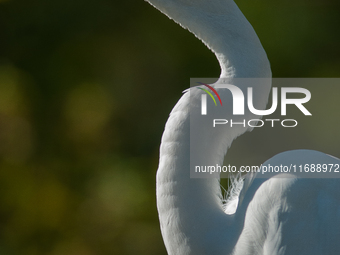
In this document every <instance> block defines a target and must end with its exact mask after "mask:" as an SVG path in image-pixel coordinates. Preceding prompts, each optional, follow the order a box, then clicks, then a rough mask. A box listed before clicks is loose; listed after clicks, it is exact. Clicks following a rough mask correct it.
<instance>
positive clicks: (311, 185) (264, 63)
mask: <svg viewBox="0 0 340 255" xmlns="http://www.w3.org/2000/svg"><path fill="white" fill-rule="evenodd" d="M148 1H149V2H150V3H151V4H152V5H153V6H155V7H156V8H157V9H159V10H160V11H161V12H163V13H164V14H166V15H167V16H169V17H170V18H172V19H174V20H175V21H176V22H178V23H179V24H180V25H181V26H183V27H185V28H187V29H188V30H190V31H191V32H192V33H194V34H195V35H196V36H197V37H198V38H200V39H201V40H202V41H203V42H204V43H205V44H206V45H207V46H208V47H209V48H210V49H211V50H212V51H213V52H214V53H215V55H216V57H217V59H218V61H219V63H220V66H221V70H222V71H221V76H220V80H219V81H218V82H217V83H219V82H221V81H222V82H223V83H229V84H234V83H235V82H237V81H236V79H237V78H242V77H255V78H256V77H260V78H269V80H270V77H271V69H270V64H269V61H268V59H267V56H266V53H265V51H264V49H263V48H262V45H261V43H260V41H259V39H258V37H257V35H256V33H255V31H254V29H253V28H252V26H251V25H250V24H249V22H248V21H247V20H246V18H245V17H244V16H243V14H242V12H241V11H240V10H239V8H238V7H237V5H236V4H235V3H234V2H233V1H232V0H211V1H208V0H148ZM211 86H213V87H214V86H215V87H216V84H214V85H211ZM270 87H271V85H270V82H269V83H264V84H263V85H262V86H261V87H260V89H261V94H260V95H258V96H257V98H256V100H257V101H258V102H259V104H261V105H262V106H261V107H265V105H266V102H267V98H268V95H269V91H270ZM200 93H201V91H200V90H192V89H191V90H190V94H191V97H194V98H195V97H197V98H198V97H199V96H200V95H201V94H200ZM219 93H220V96H221V98H222V99H223V97H227V95H226V92H223V91H219ZM226 102H227V103H228V102H230V100H229V101H226ZM192 107H199V106H198V104H191V103H190V102H189V93H185V94H184V95H183V96H182V98H181V99H180V100H179V101H178V103H177V104H176V106H175V107H174V109H173V110H172V112H171V114H170V117H169V119H168V121H167V123H166V126H165V130H164V133H163V137H162V143H161V147H160V162H159V168H158V171H157V208H158V212H159V219H160V225H161V232H162V236H163V239H164V242H165V246H166V249H167V252H168V253H169V254H170V255H188V254H194V255H200V254H208V255H222V254H233V255H239V254H241V255H245V254H268V255H275V254H280V255H283V254H289V255H294V254H298V255H302V254H308V255H313V254H323V255H324V254H334V255H335V254H340V195H339V194H340V182H339V179H303V178H297V177H296V176H290V178H269V179H258V178H256V179H255V178H254V176H253V175H249V176H247V177H246V179H245V181H244V185H243V189H242V191H241V192H240V194H239V195H238V192H236V193H237V195H238V196H237V197H236V199H235V201H236V203H228V204H227V208H223V205H222V201H221V190H220V185H219V179H218V178H210V179H209V178H207V179H192V178H190V175H189V165H190V160H189V154H190V151H189V150H190V146H189V141H190V140H189V136H190V134H189V133H190V131H189V124H190V123H189V122H190V121H189V112H190V110H191V108H192ZM245 118H246V119H249V118H251V116H245ZM204 128H205V127H204V125H202V126H200V125H197V129H198V130H199V131H200V129H201V131H202V132H201V134H202V140H201V141H200V142H198V143H197V146H199V150H198V151H199V152H200V151H201V152H202V153H201V155H199V159H200V160H201V162H203V163H206V164H207V165H208V164H209V163H210V162H218V163H219V164H222V162H223V158H224V156H225V153H226V151H227V148H228V147H229V146H230V145H231V143H232V141H233V139H235V138H236V137H237V136H239V135H241V134H243V133H244V132H245V131H247V130H249V129H247V128H234V129H228V128H225V129H220V131H219V132H216V133H213V134H211V133H208V132H204ZM205 136H206V137H205ZM205 139H209V141H213V142H209V143H207V142H204V141H205ZM282 162H290V163H292V162H293V163H295V164H302V163H312V162H331V163H337V164H339V162H340V161H339V159H337V158H334V157H332V156H329V155H326V154H323V153H321V152H316V151H308V150H298V151H288V152H285V153H281V154H278V155H276V156H275V157H273V158H271V159H269V160H268V161H267V164H268V163H271V164H273V165H275V164H277V163H282ZM286 177H288V176H286ZM238 199H239V203H238V205H237V201H238ZM233 207H237V209H236V212H235V213H230V212H231V211H232V210H233V209H234V208H233ZM226 212H228V213H229V214H227V213H226Z"/></svg>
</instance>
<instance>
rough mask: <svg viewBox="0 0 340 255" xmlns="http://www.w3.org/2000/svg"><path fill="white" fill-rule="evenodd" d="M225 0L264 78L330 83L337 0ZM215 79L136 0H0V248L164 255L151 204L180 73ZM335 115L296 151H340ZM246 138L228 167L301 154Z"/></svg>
mask: <svg viewBox="0 0 340 255" xmlns="http://www.w3.org/2000/svg"><path fill="white" fill-rule="evenodd" d="M237 4H238V5H239V6H240V8H241V10H242V11H243V12H244V14H245V15H246V17H247V18H248V19H249V21H250V22H251V23H252V24H253V26H254V28H255V30H256V31H257V33H258V35H259V37H260V38H261V41H262V43H263V46H264V48H265V49H266V51H267V53H268V56H269V59H270V61H271V64H272V70H273V75H274V76H275V77H339V74H340V47H339V45H340V33H339V25H340V5H339V1H336V0H294V1H293V0H286V1H280V2H278V1H270V0H256V1H249V0H238V1H237ZM219 71H220V70H219V66H218V63H217V61H216V60H215V57H214V55H213V54H212V53H211V52H210V51H209V50H208V49H206V48H205V46H204V45H203V44H202V43H201V42H200V41H198V40H197V39H196V38H195V37H194V36H193V35H191V34H190V33H188V32H187V31H185V30H184V29H182V28H181V27H180V26H178V25H177V24H175V23H174V22H173V21H171V20H170V19H168V18H166V17H165V16H164V15H163V14H161V13H160V12H158V11H157V10H156V9H154V8H153V7H152V6H150V5H149V4H148V3H146V2H144V1H142V0H138V1H136V0H134V1H133V0H125V1H113V0H82V1H80V0H73V1H67V0H58V1H54V0H50V1H44V0H0V254H2V255H19V254H20V255H21V254H25V255H41V254H49V255H61V254H62V255H95V254H96V255H106V254H120V255H125V254H139V255H143V254H160V255H162V254H166V252H165V248H164V245H163V241H162V239H161V235H160V230H159V225H158V218H157V210H156V201H155V173H156V169H157V164H158V147H159V143H160V138H161V134H162V131H163V127H164V124H165V121H166V119H167V116H168V114H169V112H170V110H171V108H172V107H173V105H174V104H175V103H176V101H177V100H178V99H179V97H180V96H181V91H183V90H184V89H186V88H187V87H189V78H190V77H218V75H219ZM330 102H332V105H333V106H338V95H337V96H334V97H333V98H331V99H329V98H326V99H325V102H324V104H325V105H327V104H329V103H330ZM334 116H335V117H334ZM337 117H338V115H336V114H335V115H333V119H334V118H335V120H334V123H332V125H325V124H323V125H322V124H319V125H315V126H310V127H309V132H305V133H307V135H305V136H306V138H307V141H308V142H307V143H300V144H299V146H303V145H305V147H307V148H309V147H311V148H312V147H313V146H314V145H317V148H319V147H320V148H323V150H324V151H325V152H327V153H332V154H335V155H337V156H338V157H339V155H338V154H337V153H339V150H338V148H339V147H338V145H339V144H340V143H339V136H338V135H337V133H338V132H337V130H338V128H337V127H339V124H340V123H339V120H338V118H337ZM334 125H335V126H334ZM336 125H338V126H336ZM325 126H331V127H329V128H330V129H327V131H324V130H323V127H325ZM251 134H252V133H249V134H247V135H245V136H244V137H245V138H243V139H241V138H240V140H239V141H237V142H236V143H235V146H234V148H235V149H234V150H231V152H230V153H231V154H230V155H232V158H233V159H237V158H239V159H242V157H241V155H242V153H240V152H244V151H246V150H249V152H250V154H251V152H252V151H257V150H256V148H257V147H258V146H260V145H261V146H262V144H263V143H265V142H270V141H272V142H273V144H274V143H275V144H280V143H282V146H281V148H280V150H285V149H294V148H298V147H299V146H298V145H296V144H297V143H294V142H296V141H300V140H299V139H298V138H297V137H290V138H289V137H288V138H287V137H285V136H284V134H280V135H277V134H275V133H272V134H271V136H269V135H268V138H267V139H263V138H260V136H258V135H256V133H255V135H253V136H252V135H251ZM308 134H309V135H308ZM318 134H320V135H318ZM314 138H315V139H316V140H315V141H314V140H313V139H314ZM292 140H293V141H292ZM329 144H331V145H330V146H328V145H329ZM334 144H337V147H336V146H335V145H334ZM265 147H266V148H267V152H268V155H269V156H270V155H272V154H273V153H276V152H277V151H275V150H274V149H273V148H272V147H271V146H265ZM271 153H272V154H271ZM251 155H254V156H253V158H258V159H259V160H262V159H266V158H265V157H267V156H268V155H265V156H263V155H262V156H261V155H260V156H258V157H257V156H256V154H251ZM248 159H249V157H248Z"/></svg>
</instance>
